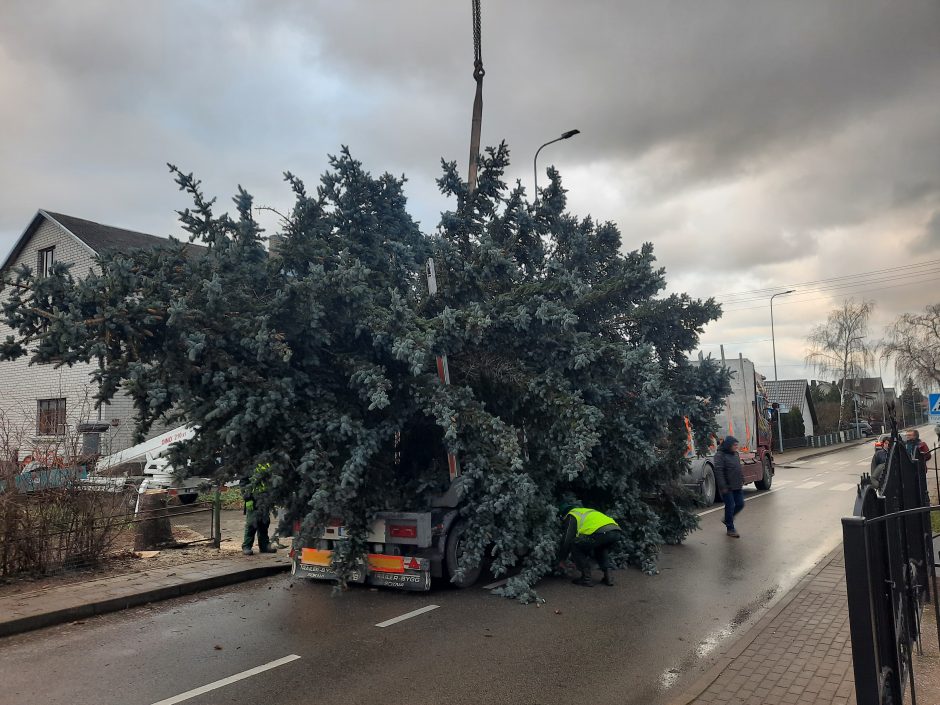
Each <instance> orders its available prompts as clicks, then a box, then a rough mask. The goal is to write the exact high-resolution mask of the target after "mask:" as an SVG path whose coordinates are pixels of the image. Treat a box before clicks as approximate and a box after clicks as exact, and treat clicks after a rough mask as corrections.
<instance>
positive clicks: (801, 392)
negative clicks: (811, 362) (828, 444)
mask: <svg viewBox="0 0 940 705" xmlns="http://www.w3.org/2000/svg"><path fill="white" fill-rule="evenodd" d="M823 384H825V383H823ZM764 388H765V389H766V390H767V398H768V399H769V401H770V402H776V403H778V404H780V413H781V414H786V413H789V411H790V410H791V409H799V410H800V413H801V414H802V415H803V428H804V430H805V433H806V435H807V436H814V435H816V428H817V427H818V426H819V420H818V419H817V417H816V408H815V406H814V405H813V398H812V396H810V393H809V382H808V381H807V380H805V379H781V380H779V381H777V382H772V381H767V382H764Z"/></svg>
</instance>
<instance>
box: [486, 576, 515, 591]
mask: <svg viewBox="0 0 940 705" xmlns="http://www.w3.org/2000/svg"><path fill="white" fill-rule="evenodd" d="M508 582H509V578H503V579H502V580H497V581H496V582H495V583H490V584H489V585H484V586H483V589H484V590H492V589H493V588H498V587H502V586H503V585H505V584H506V583H508Z"/></svg>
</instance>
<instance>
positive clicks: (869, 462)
mask: <svg viewBox="0 0 940 705" xmlns="http://www.w3.org/2000/svg"><path fill="white" fill-rule="evenodd" d="M855 464H856V465H871V458H865V460H859V461H858V462H857V463H855Z"/></svg>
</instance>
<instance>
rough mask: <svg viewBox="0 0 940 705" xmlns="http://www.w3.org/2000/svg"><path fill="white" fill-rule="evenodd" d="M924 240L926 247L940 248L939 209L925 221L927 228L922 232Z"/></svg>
mask: <svg viewBox="0 0 940 705" xmlns="http://www.w3.org/2000/svg"><path fill="white" fill-rule="evenodd" d="M924 240H925V241H926V244H927V246H928V247H931V248H934V249H936V248H938V247H940V209H937V210H935V211H934V212H933V214H932V215H931V216H930V220H928V221H927V228H926V231H925V232H924Z"/></svg>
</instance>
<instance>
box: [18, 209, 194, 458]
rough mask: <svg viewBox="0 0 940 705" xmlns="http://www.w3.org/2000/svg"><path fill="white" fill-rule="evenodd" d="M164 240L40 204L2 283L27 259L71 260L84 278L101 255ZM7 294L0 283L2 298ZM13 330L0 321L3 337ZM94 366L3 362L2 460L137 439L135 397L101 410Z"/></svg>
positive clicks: (40, 262)
mask: <svg viewBox="0 0 940 705" xmlns="http://www.w3.org/2000/svg"><path fill="white" fill-rule="evenodd" d="M166 243H167V240H166V239H164V238H160V237H156V236H154V235H147V234H146V233H139V232H134V231H132V230H124V229H122V228H115V227H112V226H110V225H102V224H101V223H95V222H92V221H90V220H83V219H81V218H75V217H73V216H69V215H64V214H62V213H52V212H50V211H45V210H40V211H38V212H37V213H36V215H35V217H34V218H33V219H32V221H30V223H29V225H28V226H27V227H26V229H25V230H24V231H23V234H22V235H21V236H20V238H19V240H17V242H16V244H15V245H14V246H13V249H12V251H11V252H10V253H9V254H8V255H7V257H6V259H5V260H4V261H3V264H2V265H0V282H4V281H7V280H8V279H10V278H11V271H10V270H11V269H13V268H15V267H17V266H19V265H21V264H27V265H29V266H30V267H31V268H32V269H33V271H34V272H38V273H39V274H40V275H42V274H43V273H44V272H45V271H47V270H48V268H49V266H50V265H51V264H52V263H53V262H67V263H69V264H71V265H72V270H71V271H72V274H73V276H75V277H76V278H81V277H83V276H85V275H87V274H88V273H89V272H90V271H91V270H92V268H93V267H94V258H95V256H96V255H97V254H101V253H104V252H109V251H112V252H113V251H128V250H131V249H137V248H146V247H153V246H155V245H160V244H166ZM187 247H189V248H194V249H202V248H198V246H193V245H187ZM5 298H6V294H5V293H4V291H3V287H0V300H5ZM10 334H12V331H11V330H10V329H9V328H8V327H7V326H6V325H4V323H3V322H0V340H2V339H4V338H6V336H7V335H10ZM92 369H93V367H92V365H88V364H77V365H74V366H72V367H66V366H63V367H59V368H58V369H57V368H56V367H55V366H54V365H52V364H42V365H30V364H29V361H28V359H26V358H20V359H19V360H14V361H6V362H3V361H0V461H3V460H14V459H16V458H18V459H20V460H22V459H24V458H26V457H27V456H29V455H32V456H34V457H37V459H41V460H44V461H46V462H54V461H55V460H57V459H62V460H70V459H71V458H74V457H76V456H77V455H83V454H96V453H98V452H101V453H113V452H116V451H118V450H123V449H124V448H126V447H128V446H129V445H131V441H132V438H133V433H134V418H133V416H134V410H133V406H132V404H131V402H130V400H129V399H128V398H127V397H124V396H121V397H116V398H115V399H114V401H113V402H112V403H111V404H110V405H109V406H106V407H104V408H102V409H95V408H94V394H95V391H96V389H95V387H94V384H93V382H92V380H91V378H90V373H91V371H92ZM160 430H162V429H156V428H155V429H154V431H153V432H154V433H158V432H160Z"/></svg>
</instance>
